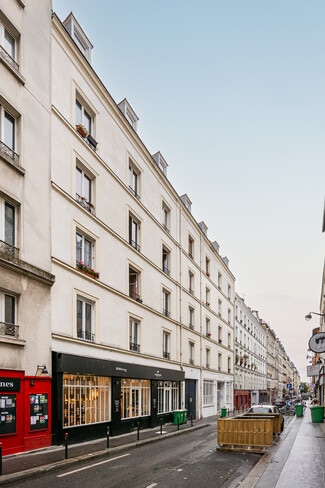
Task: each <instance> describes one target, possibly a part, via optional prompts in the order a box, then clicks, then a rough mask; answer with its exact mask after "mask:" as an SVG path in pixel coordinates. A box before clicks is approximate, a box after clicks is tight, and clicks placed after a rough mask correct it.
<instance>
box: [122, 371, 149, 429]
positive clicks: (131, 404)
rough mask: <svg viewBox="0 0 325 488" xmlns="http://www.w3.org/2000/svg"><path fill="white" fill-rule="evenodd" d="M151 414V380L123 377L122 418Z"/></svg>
mask: <svg viewBox="0 0 325 488" xmlns="http://www.w3.org/2000/svg"><path fill="white" fill-rule="evenodd" d="M147 415H150V380H138V379H130V378H122V379H121V418H122V419H128V418H132V417H145V416H147Z"/></svg>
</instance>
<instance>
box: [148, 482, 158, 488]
mask: <svg viewBox="0 0 325 488" xmlns="http://www.w3.org/2000/svg"><path fill="white" fill-rule="evenodd" d="M154 486H157V483H151V485H148V486H147V487H146V488H153V487H154Z"/></svg>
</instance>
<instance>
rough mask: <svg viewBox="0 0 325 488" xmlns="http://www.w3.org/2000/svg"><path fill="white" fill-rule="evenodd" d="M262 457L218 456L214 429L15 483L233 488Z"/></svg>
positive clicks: (28, 487)
mask: <svg viewBox="0 0 325 488" xmlns="http://www.w3.org/2000/svg"><path fill="white" fill-rule="evenodd" d="M259 459H260V455H259V454H253V453H249V454H248V453H241V452H229V451H217V450H216V425H215V424H214V425H211V426H208V427H206V428H204V429H199V430H196V431H191V432H188V433H186V434H184V435H181V436H178V437H170V438H166V439H162V440H160V441H159V442H155V443H150V444H145V445H142V446H139V447H136V448H131V449H128V450H125V451H121V452H119V453H116V454H115V455H110V456H109V457H108V456H107V457H106V456H105V457H100V458H96V459H92V460H91V461H90V462H86V461H82V462H79V463H76V464H73V465H70V466H67V467H66V468H60V469H58V470H55V471H50V472H47V473H44V474H40V475H37V476H36V477H33V478H29V479H26V480H24V481H21V482H17V481H16V482H15V487H24V488H41V487H42V488H43V487H44V485H45V486H46V487H47V488H52V487H53V488H54V487H57V486H60V488H68V487H69V488H77V487H80V486H82V487H83V488H90V487H91V488H102V487H105V488H113V487H114V488H122V487H123V488H154V487H157V488H170V487H176V486H177V488H183V487H184V488H185V487H186V488H197V487H198V486H199V487H200V488H212V487H213V488H221V487H223V488H230V487H235V486H237V484H238V482H240V481H241V480H242V479H243V478H244V477H245V475H246V474H248V473H249V471H250V470H251V469H252V468H253V466H254V465H255V464H256V462H257V461H258V460H259Z"/></svg>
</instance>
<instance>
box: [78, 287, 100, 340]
mask: <svg viewBox="0 0 325 488" xmlns="http://www.w3.org/2000/svg"><path fill="white" fill-rule="evenodd" d="M80 305H81V309H80V308H79V307H80ZM80 311H81V324H79V323H78V322H79V317H78V315H79V312H80ZM89 313H90V317H89V320H90V328H89V325H88V324H87V319H88V318H87V314H89ZM79 325H81V328H80V327H79ZM89 329H90V330H89ZM76 336H77V338H78V339H80V340H83V341H86V342H95V302H94V301H93V300H91V299H89V298H87V297H86V296H84V295H81V294H77V296H76Z"/></svg>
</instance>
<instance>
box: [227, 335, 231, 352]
mask: <svg viewBox="0 0 325 488" xmlns="http://www.w3.org/2000/svg"><path fill="white" fill-rule="evenodd" d="M228 348H229V349H231V334H229V333H228Z"/></svg>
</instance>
